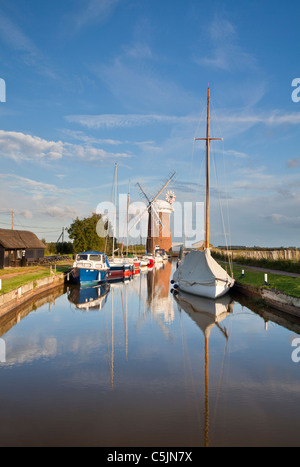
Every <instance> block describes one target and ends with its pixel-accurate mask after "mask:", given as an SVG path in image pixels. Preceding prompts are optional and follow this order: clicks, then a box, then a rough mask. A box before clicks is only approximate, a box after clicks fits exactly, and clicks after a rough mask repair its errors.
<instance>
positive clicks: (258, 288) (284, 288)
mask: <svg viewBox="0 0 300 467" xmlns="http://www.w3.org/2000/svg"><path fill="white" fill-rule="evenodd" d="M271 271H272V272H270V270H266V269H263V268H254V267H250V266H244V265H237V264H234V265H233V276H234V278H235V280H236V283H235V287H234V289H235V290H236V291H238V292H239V293H242V294H243V295H246V296H247V297H250V298H251V297H252V298H254V299H259V300H261V301H263V302H264V303H265V304H267V305H269V306H271V307H273V308H276V309H277V310H280V311H283V312H285V313H289V314H292V315H293V316H297V317H300V275H299V274H293V273H288V272H285V271H275V270H271ZM228 272H229V271H228ZM265 274H267V276H265ZM265 279H267V281H266V282H265Z"/></svg>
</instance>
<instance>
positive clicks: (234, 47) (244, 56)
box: [194, 18, 256, 72]
mask: <svg viewBox="0 0 300 467" xmlns="http://www.w3.org/2000/svg"><path fill="white" fill-rule="evenodd" d="M207 32H208V41H210V43H211V49H210V50H209V55H208V56H205V57H198V56H196V57H195V58H194V60H195V62H196V63H198V64H200V65H203V66H207V67H212V68H217V69H221V70H225V71H231V72H235V71H237V70H243V71H244V70H245V69H246V70H249V69H256V60H255V58H254V57H253V56H252V55H251V54H249V53H247V52H245V51H244V50H243V49H242V48H241V47H240V46H239V45H238V43H237V40H238V37H237V33H236V30H235V28H234V26H233V24H232V23H230V22H229V21H228V20H226V19H224V18H222V19H220V18H215V19H214V21H213V22H212V23H211V24H210V25H209V27H208V31H207Z"/></svg>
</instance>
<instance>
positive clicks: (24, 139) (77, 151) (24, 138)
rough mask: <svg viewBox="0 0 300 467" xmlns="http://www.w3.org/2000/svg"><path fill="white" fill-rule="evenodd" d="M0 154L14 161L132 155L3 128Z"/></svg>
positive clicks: (123, 156) (91, 158) (112, 157)
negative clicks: (49, 139)
mask: <svg viewBox="0 0 300 467" xmlns="http://www.w3.org/2000/svg"><path fill="white" fill-rule="evenodd" d="M0 156H2V157H6V158H10V159H13V160H15V161H25V160H27V161H30V160H35V161H45V160H47V161H51V160H58V159H62V158H63V157H71V158H80V159H83V160H85V161H90V162H92V161H94V162H104V161H108V160H111V159H116V158H117V159H118V158H128V157H132V155H130V154H127V153H124V152H115V153H113V152H109V151H105V150H104V149H102V148H97V147H94V146H92V145H91V144H85V145H78V144H71V143H68V142H62V141H47V140H45V139H43V138H40V137H38V136H32V135H28V134H24V133H21V132H15V131H4V130H0Z"/></svg>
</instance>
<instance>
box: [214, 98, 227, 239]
mask: <svg viewBox="0 0 300 467" xmlns="http://www.w3.org/2000/svg"><path fill="white" fill-rule="evenodd" d="M211 107H212V113H213V115H214V117H213V124H216V126H217V129H218V132H220V134H221V127H220V124H219V119H218V116H217V114H216V112H215V109H214V104H213V103H212V104H211ZM222 157H223V166H224V184H225V194H226V205H227V223H228V230H229V245H231V228H230V218H229V196H228V182H227V171H226V164H225V150H224V139H223V140H222Z"/></svg>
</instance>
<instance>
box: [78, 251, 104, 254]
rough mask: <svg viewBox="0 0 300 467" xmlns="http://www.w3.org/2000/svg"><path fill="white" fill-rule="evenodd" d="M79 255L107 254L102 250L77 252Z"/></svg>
mask: <svg viewBox="0 0 300 467" xmlns="http://www.w3.org/2000/svg"><path fill="white" fill-rule="evenodd" d="M77 254H78V255H105V253H101V251H83V252H82V253H77Z"/></svg>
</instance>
